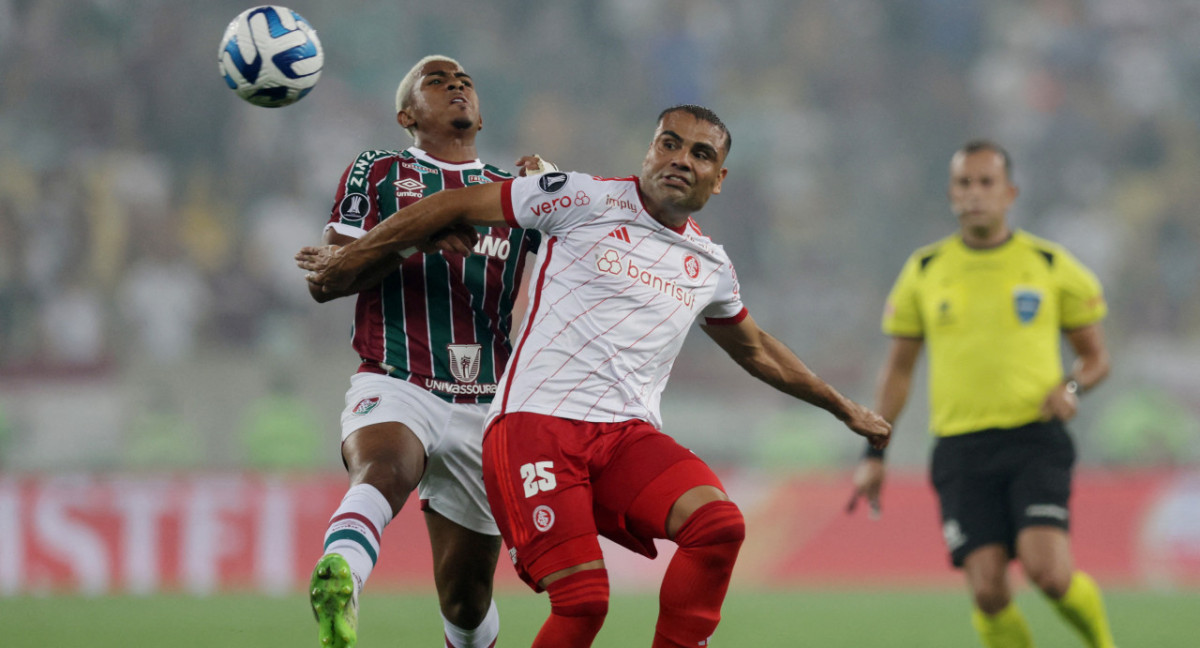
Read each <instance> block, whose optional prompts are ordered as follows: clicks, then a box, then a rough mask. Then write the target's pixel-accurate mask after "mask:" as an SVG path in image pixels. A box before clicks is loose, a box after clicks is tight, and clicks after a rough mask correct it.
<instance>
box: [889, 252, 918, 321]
mask: <svg viewBox="0 0 1200 648" xmlns="http://www.w3.org/2000/svg"><path fill="white" fill-rule="evenodd" d="M920 275H921V262H920V260H919V259H918V257H917V255H915V254H914V255H913V256H911V257H909V259H908V261H906V262H905V263H904V267H903V268H901V270H900V276H898V277H896V283H895V284H893V285H892V291H891V292H890V293H888V297H887V302H886V303H885V304H884V307H883V332H884V333H885V334H887V335H891V336H894V337H913V338H916V337H924V336H925V325H924V322H922V321H921V309H920V302H919V301H918V299H917V289H918V287H919V286H918V284H919V280H920Z"/></svg>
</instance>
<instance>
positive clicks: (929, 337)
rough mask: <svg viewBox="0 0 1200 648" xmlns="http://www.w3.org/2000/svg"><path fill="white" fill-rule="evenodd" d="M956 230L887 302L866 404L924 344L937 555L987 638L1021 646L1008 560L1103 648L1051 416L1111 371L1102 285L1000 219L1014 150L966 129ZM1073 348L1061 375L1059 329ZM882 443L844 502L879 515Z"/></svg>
mask: <svg viewBox="0 0 1200 648" xmlns="http://www.w3.org/2000/svg"><path fill="white" fill-rule="evenodd" d="M949 197H950V206H951V208H952V210H953V211H954V213H955V215H956V216H958V221H959V231H958V233H956V234H954V235H952V236H949V237H947V238H945V239H942V240H941V241H938V242H937V243H934V244H933V245H929V246H927V247H923V248H921V249H919V250H917V251H916V252H915V253H914V254H913V255H912V256H911V257H909V259H908V261H907V262H906V263H905V264H904V268H903V269H902V270H901V271H900V276H899V278H898V279H897V280H896V284H895V286H894V287H893V288H892V291H891V294H890V295H889V296H888V299H887V306H886V308H885V309H884V314H883V330H884V332H885V333H887V334H888V335H890V336H892V343H891V349H890V351H889V353H888V356H887V361H886V363H885V364H884V366H883V370H882V372H881V376H880V385H879V391H878V398H877V401H876V411H878V412H879V413H880V414H882V415H883V417H884V418H886V419H887V420H888V421H891V422H895V420H896V417H897V416H899V414H900V411H901V409H903V407H904V402H905V400H907V397H908V390H909V385H910V383H911V381H912V373H913V367H914V365H915V364H916V361H917V357H918V355H919V354H920V351H921V347H922V346H924V343H925V342H928V343H929V382H930V387H929V391H930V394H929V400H930V408H931V413H930V425H931V427H932V431H933V434H934V435H935V436H936V437H937V441H936V444H935V446H934V451H933V462H932V477H933V484H934V487H935V488H936V490H937V494H938V499H939V500H940V502H941V509H942V532H943V535H944V536H945V541H946V546H947V548H948V550H949V552H950V560H951V562H952V563H953V565H954V566H955V567H958V568H961V569H962V571H963V573H964V575H965V576H966V579H967V586H968V588H969V589H970V591H971V597H972V599H973V600H974V604H975V610H974V612H973V613H972V621H973V624H974V626H975V628H976V630H977V631H978V632H979V636H980V637H981V638H982V640H983V643H984V645H986V646H990V647H994V648H1009V647H1015V646H1031V645H1033V644H1032V638H1031V637H1030V634H1029V628H1028V626H1027V625H1026V623H1025V619H1024V617H1022V615H1021V612H1020V611H1019V610H1018V609H1017V608H1016V606H1014V605H1013V602H1012V590H1011V587H1010V585H1009V582H1008V564H1009V562H1010V561H1011V560H1012V559H1013V558H1014V557H1015V558H1016V559H1017V560H1018V561H1019V562H1020V563H1021V566H1022V567H1023V568H1024V570H1025V574H1026V575H1027V576H1028V577H1029V580H1030V581H1032V582H1033V583H1034V584H1035V585H1036V586H1037V587H1038V588H1039V589H1040V590H1041V591H1042V592H1043V593H1045V595H1046V596H1047V597H1048V598H1049V599H1050V601H1051V602H1052V604H1053V605H1054V607H1055V609H1057V610H1058V612H1059V613H1060V614H1061V615H1062V616H1063V618H1064V619H1066V620H1067V622H1068V623H1070V624H1071V625H1072V626H1073V627H1074V628H1075V629H1076V630H1078V631H1079V633H1080V634H1081V635H1082V636H1083V638H1084V640H1085V641H1086V642H1087V645H1089V646H1093V647H1095V648H1107V647H1110V646H1112V645H1113V644H1112V641H1113V640H1112V636H1111V634H1110V632H1109V628H1108V620H1107V617H1106V615H1105V612H1104V605H1103V603H1102V601H1101V596H1100V590H1099V589H1098V588H1097V586H1096V583H1095V582H1094V581H1093V580H1092V579H1091V578H1090V577H1089V576H1088V575H1087V574H1085V573H1084V572H1082V571H1078V570H1077V569H1075V567H1074V563H1073V561H1072V558H1071V549H1070V544H1069V542H1068V536H1067V529H1068V522H1069V509H1068V499H1069V497H1070V494H1071V469H1072V466H1073V464H1074V462H1075V449H1074V445H1073V443H1072V440H1071V438H1070V437H1069V436H1068V434H1067V431H1066V429H1065V427H1064V423H1065V422H1066V421H1068V420H1070V419H1071V417H1073V416H1074V415H1075V411H1076V408H1077V407H1078V403H1079V400H1078V399H1079V396H1081V395H1082V394H1083V393H1084V392H1086V391H1087V390H1088V389H1091V388H1092V387H1095V386H1096V384H1097V383H1099V382H1100V381H1101V380H1102V379H1104V377H1105V376H1106V375H1107V374H1108V369H1109V357H1108V351H1107V350H1106V348H1105V344H1104V337H1103V334H1102V331H1101V328H1100V321H1101V320H1102V319H1103V318H1104V315H1105V313H1106V311H1107V307H1106V306H1105V302H1104V296H1103V294H1102V292H1101V288H1100V283H1099V282H1098V281H1097V280H1096V277H1095V276H1094V275H1093V274H1092V273H1091V272H1090V271H1089V270H1088V269H1087V268H1085V267H1084V266H1083V265H1081V264H1080V263H1079V261H1077V260H1076V259H1075V258H1074V257H1073V256H1071V254H1070V253H1069V252H1067V250H1066V249H1064V248H1063V247H1062V246H1059V245H1056V244H1054V243H1051V242H1050V241H1046V240H1043V239H1040V238H1037V237H1035V236H1033V235H1031V234H1028V233H1026V232H1024V231H1021V230H1016V231H1014V230H1013V229H1012V228H1011V227H1010V226H1009V224H1008V220H1007V214H1008V209H1009V206H1010V205H1012V203H1013V201H1014V200H1015V199H1016V197H1017V187H1016V186H1015V185H1014V184H1013V182H1012V162H1011V160H1010V158H1009V156H1008V153H1007V152H1005V150H1004V149H1002V148H1001V147H999V146H998V145H996V144H995V143H992V142H988V141H982V140H981V141H973V142H970V143H968V144H967V145H965V146H964V147H963V148H962V149H960V150H959V151H958V152H956V153H955V154H954V156H953V158H952V159H951V161H950V190H949ZM1064 333H1065V336H1066V338H1067V341H1068V342H1069V343H1070V345H1071V348H1072V349H1073V350H1074V352H1075V356H1076V360H1075V362H1074V366H1073V368H1072V371H1071V373H1070V374H1068V375H1066V376H1065V377H1064V376H1063V368H1062V360H1061V357H1060V354H1059V353H1060V352H1059V344H1060V338H1061V337H1062V336H1063V335H1064ZM883 478H884V465H883V452H882V451H881V450H877V449H873V448H872V449H868V451H867V456H866V457H865V458H864V459H863V461H862V463H861V464H860V465H859V466H858V468H857V470H856V471H855V475H854V485H855V491H854V496H853V498H852V499H851V501H850V507H849V508H850V510H853V509H854V505H855V503H856V502H857V501H859V500H860V499H863V498H865V499H866V500H867V501H868V503H869V504H870V505H871V508H872V509H873V510H875V511H878V507H879V492H880V488H881V486H882V484H883Z"/></svg>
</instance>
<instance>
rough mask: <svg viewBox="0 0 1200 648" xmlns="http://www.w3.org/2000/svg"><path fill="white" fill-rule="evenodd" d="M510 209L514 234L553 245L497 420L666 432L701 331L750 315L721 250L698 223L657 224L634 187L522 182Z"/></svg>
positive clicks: (553, 176)
mask: <svg viewBox="0 0 1200 648" xmlns="http://www.w3.org/2000/svg"><path fill="white" fill-rule="evenodd" d="M502 201H503V205H504V214H505V218H506V219H507V220H508V222H509V224H510V225H512V226H513V227H521V228H527V229H537V230H541V231H542V232H544V234H545V237H544V240H543V243H542V250H541V252H540V254H539V255H538V260H537V265H536V267H535V268H533V275H532V281H531V282H530V295H529V314H528V315H527V316H526V318H525V323H524V324H523V325H522V326H521V330H520V331H519V332H518V333H517V336H516V338H515V342H516V348H515V349H514V350H513V355H512V358H511V360H510V361H509V365H508V368H507V370H506V371H505V373H504V377H503V378H502V379H501V381H500V385H499V388H498V391H497V393H496V397H495V399H494V400H493V401H492V409H491V411H490V412H489V413H488V421H489V422H490V421H491V420H493V419H495V418H496V417H497V416H500V415H503V414H507V413H510V412H533V413H537V414H546V415H550V416H557V417H561V418H566V419H574V420H579V421H591V422H602V423H609V422H618V421H625V420H629V419H641V420H644V421H647V422H649V423H650V424H652V425H654V426H655V427H656V428H659V429H661V428H662V417H661V415H660V414H659V402H660V400H661V398H662V392H663V389H664V388H665V387H666V384H667V378H668V377H670V375H671V367H672V365H674V363H675V357H676V356H677V355H679V351H680V349H681V348H682V347H683V340H684V337H685V336H686V335H687V332H688V330H689V329H690V328H691V326H692V323H693V322H695V321H696V319H697V318H698V317H700V316H704V318H705V323H706V324H710V325H719V324H736V323H738V322H741V321H742V320H743V319H745V317H746V309H745V307H744V306H743V305H742V301H741V298H740V297H739V295H738V282H737V276H736V275H735V274H734V271H733V264H732V263H730V261H729V257H728V256H726V254H725V250H724V248H722V247H721V246H719V245H716V244H715V243H713V242H712V240H711V239H709V238H708V237H707V236H705V235H704V234H702V233H701V232H700V228H699V227H697V226H696V223H695V222H693V221H692V220H691V219H688V222H687V224H686V225H684V226H683V227H682V228H680V229H678V230H676V229H673V228H670V227H667V226H665V225H663V224H662V223H659V222H658V221H656V220H655V219H654V218H653V217H651V216H650V214H648V213H646V210H645V207H644V205H643V204H642V201H641V197H640V195H639V193H638V182H637V178H635V177H630V178H617V179H611V178H609V179H605V178H594V177H592V176H588V175H584V174H581V173H548V174H544V175H540V176H533V177H525V178H517V179H515V180H512V181H508V182H505V184H504V186H503V199H502Z"/></svg>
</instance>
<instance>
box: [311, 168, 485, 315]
mask: <svg viewBox="0 0 1200 648" xmlns="http://www.w3.org/2000/svg"><path fill="white" fill-rule="evenodd" d="M502 185H503V183H488V184H483V185H472V186H470V187H463V188H462V189H454V190H452V191H440V192H438V193H435V194H433V195H432V196H429V197H427V198H422V199H421V200H418V201H417V202H415V203H413V204H411V205H409V206H408V207H405V208H404V209H401V210H400V211H398V212H396V213H394V214H392V215H391V216H389V217H388V218H387V219H385V220H384V221H383V222H382V223H380V224H379V225H376V226H375V227H373V228H371V231H369V232H367V233H366V234H365V235H364V236H363V237H362V238H360V239H357V240H356V241H354V242H353V243H350V244H348V245H345V246H342V247H340V248H333V247H329V246H326V247H304V248H301V249H300V251H299V252H298V253H296V265H297V266H299V267H300V268H301V269H303V270H307V271H308V275H306V277H305V278H306V279H308V282H309V284H310V285H316V286H321V287H324V289H326V290H330V291H334V292H337V291H342V290H346V289H347V288H348V287H350V286H352V285H353V284H354V283H355V282H356V280H357V279H358V277H359V275H361V274H362V273H363V272H365V271H366V270H367V269H368V268H370V267H371V266H373V265H374V264H375V263H378V262H379V261H380V260H381V259H384V258H387V257H389V256H395V255H397V254H398V253H402V252H404V251H406V250H408V249H409V248H414V247H417V246H426V245H428V243H429V239H430V237H433V236H434V235H435V234H437V233H439V232H443V231H445V230H447V229H448V228H449V229H451V230H453V227H454V226H457V225H459V224H467V225H485V226H500V225H504V224H505V220H504V209H503V207H502V204H501V198H502V196H501V187H502Z"/></svg>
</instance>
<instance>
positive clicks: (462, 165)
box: [405, 146, 483, 171]
mask: <svg viewBox="0 0 1200 648" xmlns="http://www.w3.org/2000/svg"><path fill="white" fill-rule="evenodd" d="M405 150H406V151H408V152H409V153H410V154H412V156H413V157H415V158H417V159H418V160H421V161H424V162H428V163H430V164H432V165H434V166H437V167H441V168H442V169H445V170H447V171H467V170H469V169H482V168H483V162H480V161H479V158H475V159H474V160H470V161H468V162H449V161H447V160H441V159H438V158H435V157H433V156H432V155H430V154H428V153H426V152H425V151H424V150H422V149H419V148H417V147H415V146H410V147H408V148H407V149H405Z"/></svg>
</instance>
